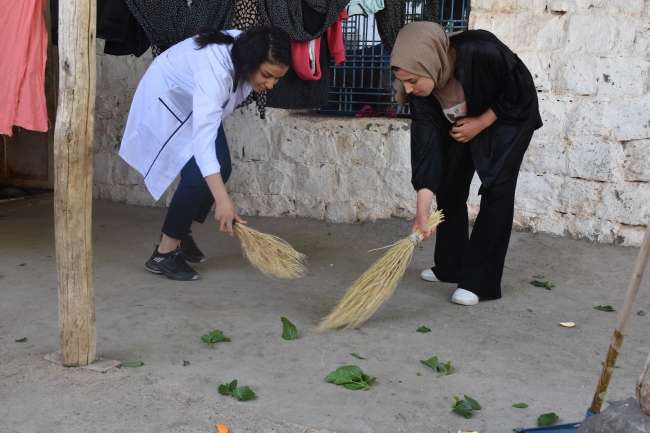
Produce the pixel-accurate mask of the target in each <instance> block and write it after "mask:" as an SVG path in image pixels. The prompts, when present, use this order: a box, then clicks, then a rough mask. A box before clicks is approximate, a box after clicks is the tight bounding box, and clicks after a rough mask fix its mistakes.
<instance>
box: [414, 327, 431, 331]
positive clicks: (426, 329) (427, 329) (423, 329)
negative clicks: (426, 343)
mask: <svg viewBox="0 0 650 433" xmlns="http://www.w3.org/2000/svg"><path fill="white" fill-rule="evenodd" d="M417 332H431V330H430V329H429V328H427V327H426V326H420V327H419V328H418V329H417Z"/></svg>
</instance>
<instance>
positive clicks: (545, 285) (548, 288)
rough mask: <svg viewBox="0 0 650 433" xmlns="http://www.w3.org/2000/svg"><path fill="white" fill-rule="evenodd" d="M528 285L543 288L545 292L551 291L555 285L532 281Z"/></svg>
mask: <svg viewBox="0 0 650 433" xmlns="http://www.w3.org/2000/svg"><path fill="white" fill-rule="evenodd" d="M530 284H532V285H533V286H535V287H544V288H545V289H546V290H551V289H553V288H555V284H553V283H549V282H547V281H537V280H533V281H531V282H530Z"/></svg>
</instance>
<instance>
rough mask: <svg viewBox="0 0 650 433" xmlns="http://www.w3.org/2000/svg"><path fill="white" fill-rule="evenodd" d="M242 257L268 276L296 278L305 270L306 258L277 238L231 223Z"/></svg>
mask: <svg viewBox="0 0 650 433" xmlns="http://www.w3.org/2000/svg"><path fill="white" fill-rule="evenodd" d="M233 230H234V231H235V233H237V236H238V237H239V241H240V242H241V247H242V250H243V252H244V257H246V259H247V260H248V261H249V262H250V263H251V264H252V265H253V266H255V267H256V268H257V269H259V270H260V271H262V272H263V273H264V274H266V275H269V276H275V277H279V278H298V277H300V276H302V274H304V273H305V271H306V270H307V269H306V268H305V265H304V263H303V262H304V261H305V260H306V259H307V256H306V255H304V254H302V253H299V252H298V251H296V250H294V249H293V248H292V247H291V245H289V244H288V243H287V242H286V241H284V240H282V239H280V238H279V237H277V236H273V235H267V234H265V233H262V232H259V231H257V230H255V229H252V228H250V227H248V226H246V225H244V224H238V223H236V222H234V223H233Z"/></svg>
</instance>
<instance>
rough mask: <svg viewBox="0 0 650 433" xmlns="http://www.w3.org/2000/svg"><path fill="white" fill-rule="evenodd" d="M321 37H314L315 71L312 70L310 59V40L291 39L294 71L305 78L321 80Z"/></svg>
mask: <svg viewBox="0 0 650 433" xmlns="http://www.w3.org/2000/svg"><path fill="white" fill-rule="evenodd" d="M319 57H320V38H316V39H314V62H315V63H316V67H315V72H314V73H312V72H311V64H310V59H309V42H295V41H291V63H292V65H293V71H294V72H295V73H296V75H297V76H298V77H299V78H301V79H303V80H308V81H309V80H311V81H317V80H320V77H321V75H322V74H321V71H320V60H319Z"/></svg>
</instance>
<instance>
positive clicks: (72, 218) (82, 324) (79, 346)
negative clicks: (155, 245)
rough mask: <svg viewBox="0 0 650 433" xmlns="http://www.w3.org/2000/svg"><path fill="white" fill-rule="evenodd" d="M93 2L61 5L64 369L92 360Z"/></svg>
mask: <svg viewBox="0 0 650 433" xmlns="http://www.w3.org/2000/svg"><path fill="white" fill-rule="evenodd" d="M95 10H96V0H61V1H60V3H59V98H58V109H57V116H56V124H55V132H54V233H55V238H56V262H57V269H58V277H59V342H60V344H61V360H62V364H63V365H65V366H68V367H76V366H83V365H88V364H90V363H91V362H93V361H94V360H95V351H96V331H95V289H94V286H93V251H92V230H91V214H92V172H93V141H94V123H95V21H96V18H95V17H96V12H95Z"/></svg>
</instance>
